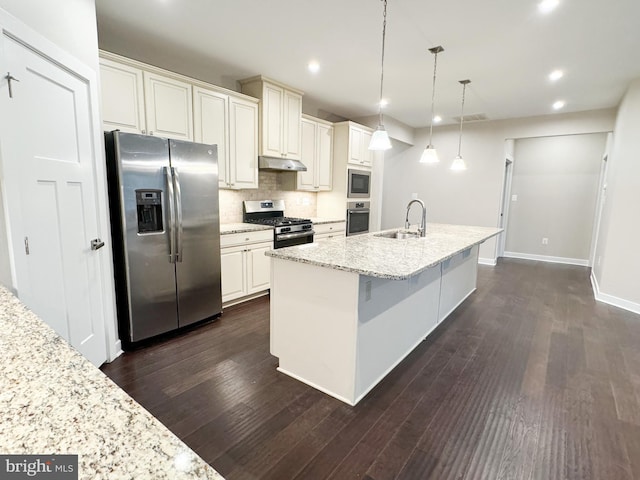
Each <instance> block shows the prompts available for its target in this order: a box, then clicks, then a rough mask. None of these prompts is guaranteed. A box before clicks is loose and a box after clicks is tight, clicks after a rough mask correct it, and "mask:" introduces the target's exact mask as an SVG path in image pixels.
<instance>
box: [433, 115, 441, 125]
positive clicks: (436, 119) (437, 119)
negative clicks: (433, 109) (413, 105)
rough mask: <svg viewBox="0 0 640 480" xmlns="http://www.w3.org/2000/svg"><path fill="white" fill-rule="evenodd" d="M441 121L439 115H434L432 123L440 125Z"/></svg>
mask: <svg viewBox="0 0 640 480" xmlns="http://www.w3.org/2000/svg"><path fill="white" fill-rule="evenodd" d="M441 121H442V117H441V116H440V115H436V116H435V117H433V123H440V122H441Z"/></svg>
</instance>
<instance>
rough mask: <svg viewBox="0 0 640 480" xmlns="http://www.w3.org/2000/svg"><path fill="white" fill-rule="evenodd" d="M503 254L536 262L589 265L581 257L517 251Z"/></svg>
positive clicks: (586, 260)
mask: <svg viewBox="0 0 640 480" xmlns="http://www.w3.org/2000/svg"><path fill="white" fill-rule="evenodd" d="M504 256H505V257H507V258H521V259H523V260H536V261H538V262H549V263H564V264H567V265H579V266H581V267H588V266H589V260H588V259H582V258H568V257H552V256H549V255H534V254H531V253H518V252H504Z"/></svg>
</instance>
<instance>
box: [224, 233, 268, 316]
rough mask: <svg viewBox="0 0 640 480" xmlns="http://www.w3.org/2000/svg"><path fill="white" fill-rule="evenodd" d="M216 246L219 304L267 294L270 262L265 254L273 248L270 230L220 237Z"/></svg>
mask: <svg viewBox="0 0 640 480" xmlns="http://www.w3.org/2000/svg"><path fill="white" fill-rule="evenodd" d="M266 240H268V241H266ZM220 243H221V246H222V248H221V249H220V260H221V273H222V303H223V304H227V305H228V304H229V303H230V302H232V303H238V302H239V301H242V298H243V297H248V296H255V295H256V294H258V293H260V292H266V291H267V290H269V286H270V281H271V262H270V258H269V257H267V256H266V255H265V252H266V251H268V250H271V249H272V248H273V231H272V230H262V231H259V232H249V233H241V234H229V235H222V236H221V241H220Z"/></svg>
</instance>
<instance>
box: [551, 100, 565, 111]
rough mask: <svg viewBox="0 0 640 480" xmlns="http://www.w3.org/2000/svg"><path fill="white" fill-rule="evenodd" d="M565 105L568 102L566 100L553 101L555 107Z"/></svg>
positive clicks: (559, 107)
mask: <svg viewBox="0 0 640 480" xmlns="http://www.w3.org/2000/svg"><path fill="white" fill-rule="evenodd" d="M565 105H566V102H565V101H564V100H558V101H557V102H553V109H554V110H560V109H561V108H562V107H564V106H565Z"/></svg>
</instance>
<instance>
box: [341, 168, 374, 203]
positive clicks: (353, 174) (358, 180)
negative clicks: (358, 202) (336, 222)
mask: <svg viewBox="0 0 640 480" xmlns="http://www.w3.org/2000/svg"><path fill="white" fill-rule="evenodd" d="M347 172H348V173H347V175H348V183H347V197H348V198H369V197H370V196H371V172H369V171H367V170H355V169H353V168H350V169H349V170H347Z"/></svg>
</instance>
